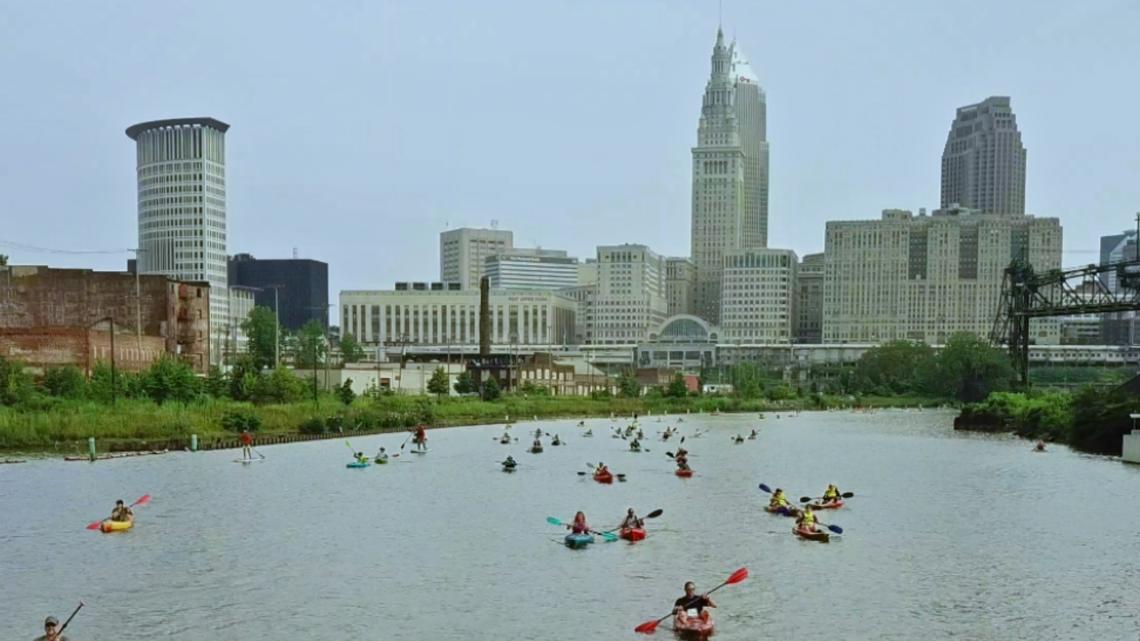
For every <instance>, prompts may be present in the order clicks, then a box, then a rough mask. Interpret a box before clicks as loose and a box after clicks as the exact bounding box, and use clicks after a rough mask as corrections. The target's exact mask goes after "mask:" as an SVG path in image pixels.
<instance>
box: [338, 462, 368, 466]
mask: <svg viewBox="0 0 1140 641" xmlns="http://www.w3.org/2000/svg"><path fill="white" fill-rule="evenodd" d="M368 465H369V464H368V463H361V462H359V461H354V462H352V463H345V465H344V466H345V467H368Z"/></svg>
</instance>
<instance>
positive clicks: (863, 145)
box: [0, 0, 1140, 302]
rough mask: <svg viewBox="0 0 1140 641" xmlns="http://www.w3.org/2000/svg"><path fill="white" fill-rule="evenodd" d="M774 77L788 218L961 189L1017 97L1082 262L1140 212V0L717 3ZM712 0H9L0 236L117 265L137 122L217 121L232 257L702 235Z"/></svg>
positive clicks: (1039, 197) (1037, 166)
mask: <svg viewBox="0 0 1140 641" xmlns="http://www.w3.org/2000/svg"><path fill="white" fill-rule="evenodd" d="M723 24H724V29H725V33H726V35H728V36H729V37H732V36H733V35H735V37H736V39H737V42H738V43H739V45H740V46H741V47H742V48H743V50H744V51H745V53H746V54H747V55H748V57H749V58H750V59H751V61H752V64H753V67H754V69H755V71H756V73H757V74H758V75H759V77H760V80H761V84H762V86H763V88H764V90H765V91H766V92H767V99H768V140H769V141H770V145H771V200H770V230H771V231H770V238H769V243H770V245H771V246H773V247H787V248H791V249H794V250H795V251H796V252H797V253H798V254H800V255H802V254H804V253H809V252H816V251H821V250H822V249H823V239H824V223H825V222H826V221H828V220H836V219H859V218H877V217H878V215H879V212H880V210H882V209H884V208H890V207H900V208H907V209H917V208H919V207H928V208H934V207H937V206H938V197H939V159H940V155H941V153H942V147H943V144H944V143H945V140H946V133H947V131H948V129H949V126H950V122H951V120H952V119H953V116H954V110H955V108H956V107H959V106H962V105H966V104H970V103H973V102H977V101H979V100H981V99H983V98H985V97H987V96H990V95H1009V96H1011V97H1012V100H1013V109H1014V113H1015V114H1016V115H1017V121H1018V125H1019V127H1020V129H1021V132H1022V139H1023V141H1024V143H1025V146H1026V148H1027V150H1028V167H1027V172H1028V185H1027V197H1026V206H1027V208H1028V210H1029V212H1030V213H1032V214H1035V215H1038V216H1056V217H1059V218H1060V219H1061V222H1062V224H1063V225H1064V233H1065V250H1066V252H1067V253H1066V255H1065V258H1064V263H1065V264H1066V265H1078V264H1084V263H1088V262H1095V260H1096V255H1095V253H1092V252H1094V251H1095V249H1096V248H1097V246H1098V241H1097V239H1098V237H1099V236H1100V235H1102V234H1105V233H1113V232H1119V231H1120V230H1122V229H1125V228H1130V227H1132V226H1133V225H1134V224H1135V223H1134V220H1133V217H1134V216H1135V214H1136V212H1137V211H1140V117H1138V114H1140V82H1137V79H1138V77H1140V72H1138V71H1137V69H1138V65H1140V62H1138V61H1140V37H1137V36H1138V31H1140V3H1137V2H1134V1H1128V0H1120V1H1110V0H1104V1H1095V0H1090V1H1085V2H1071V1H1041V0H1029V1H1024V2H1001V3H996V2H992V1H988V0H987V1H976V0H969V1H959V2H952V3H949V2H915V0H890V1H888V0H881V1H870V0H845V1H834V2H818V1H810V0H809V1H802V2H757V1H755V0H749V1H747V2H745V1H743V0H724V9H723ZM716 27H717V2H716V0H702V1H696V0H683V1H682V0H673V1H665V0H662V1H657V2H650V1H633V0H630V1H622V0H543V1H540V2H535V1H533V0H531V1H527V2H523V1H521V0H515V1H505V0H504V1H500V0H480V1H478V2H466V1H459V0H455V1H453V2H437V1H434V0H408V1H399V2H394V1H384V0H380V1H376V0H371V1H367V2H330V3H292V2H280V1H273V2H252V1H245V0H243V1H241V2H232V1H228V2H222V1H212V0H204V1H196V2H182V3H174V2H129V3H127V2H90V1H88V0H77V1H74V2H35V1H32V0H27V1H20V0H8V1H7V2H4V3H3V4H0V79H2V85H0V86H2V89H0V127H2V128H3V133H2V136H0V140H2V141H3V143H2V149H3V151H4V153H3V161H0V163H2V164H0V168H2V170H0V196H2V198H0V253H7V254H10V255H12V262H13V263H16V264H26V263H37V264H45V263H46V264H51V265H56V266H85V267H92V268H97V269H122V268H123V265H124V263H125V261H126V259H127V257H128V254H126V253H125V252H121V253H108V254H64V253H45V252H41V251H32V250H27V249H22V248H20V247H19V246H14V245H13V244H12V243H19V244H22V245H27V246H36V247H45V248H51V249H57V250H114V249H123V248H127V247H133V246H135V245H136V244H137V232H136V226H135V221H136V205H135V173H134V162H135V158H134V155H135V151H134V145H133V143H132V142H131V140H130V139H128V138H127V137H126V135H125V134H124V133H123V130H124V129H125V128H126V127H127V126H128V125H130V124H133V123H135V122H139V121H144V120H152V119H159V118H172V117H185V116H212V117H215V118H218V119H220V120H223V121H225V122H227V123H230V125H232V128H231V129H230V131H229V133H228V134H227V136H228V143H227V159H226V161H227V170H226V171H227V190H228V193H227V197H228V204H227V209H228V221H229V239H228V243H229V252H230V253H237V252H251V253H253V254H254V255H256V256H258V257H262V258H274V257H287V256H289V255H291V253H292V252H293V249H294V248H296V249H297V251H298V252H299V254H300V255H301V256H302V257H311V258H317V259H320V260H324V261H326V262H328V263H329V271H330V278H331V282H330V294H331V296H332V300H333V301H334V302H335V300H336V293H337V292H338V291H339V290H341V289H363V288H387V287H390V286H391V284H392V282H393V281H396V280H431V279H436V278H438V271H439V266H438V265H439V264H438V233H439V232H440V231H441V230H443V229H445V228H446V227H447V226H449V225H450V226H452V227H456V226H487V225H488V224H489V223H490V221H491V220H497V221H499V226H500V227H501V228H504V229H510V230H513V231H514V232H515V242H516V244H517V245H523V246H528V245H541V246H543V247H548V248H555V249H566V250H568V251H570V253H571V254H572V255H576V256H581V257H586V256H592V255H593V254H594V248H595V246H596V245H599V244H613V243H623V242H640V243H645V244H648V245H649V246H650V247H652V248H653V249H654V250H656V251H658V252H660V253H663V254H668V255H687V254H688V250H689V198H690V148H691V147H692V146H693V144H694V143H695V141H696V129H697V119H698V115H699V111H700V103H701V94H702V92H703V90H704V85H705V81H706V80H707V78H708V73H709V56H710V54H711V50H712V45H713V41H714V39H715V33H716Z"/></svg>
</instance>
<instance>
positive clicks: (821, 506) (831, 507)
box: [811, 501, 843, 510]
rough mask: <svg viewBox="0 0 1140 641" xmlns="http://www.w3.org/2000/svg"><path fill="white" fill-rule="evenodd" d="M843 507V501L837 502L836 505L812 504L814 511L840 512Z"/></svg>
mask: <svg viewBox="0 0 1140 641" xmlns="http://www.w3.org/2000/svg"><path fill="white" fill-rule="evenodd" d="M841 507H843V501H836V502H834V503H812V504H811V509H813V510H838V509H839V508H841Z"/></svg>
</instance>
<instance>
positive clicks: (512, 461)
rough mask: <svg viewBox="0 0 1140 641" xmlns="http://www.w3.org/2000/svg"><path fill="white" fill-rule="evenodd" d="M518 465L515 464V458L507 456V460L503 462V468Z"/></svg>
mask: <svg viewBox="0 0 1140 641" xmlns="http://www.w3.org/2000/svg"><path fill="white" fill-rule="evenodd" d="M516 465H518V463H516V462H515V457H513V456H511V455H509V454H508V455H507V460H505V461H503V467H515V466H516Z"/></svg>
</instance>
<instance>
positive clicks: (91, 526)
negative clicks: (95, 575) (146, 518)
mask: <svg viewBox="0 0 1140 641" xmlns="http://www.w3.org/2000/svg"><path fill="white" fill-rule="evenodd" d="M147 503H150V495H149V494H143V495H142V496H140V497H139V500H137V501H135V502H134V503H131V504H130V505H128V506H127V507H128V508H132V507H136V506H139V505H146V504H147ZM102 524H103V521H95V522H94V523H88V524H87V529H88V530H98V529H99V526H101V525H102ZM80 605H81V607H82V604H80ZM75 611H76V612H78V611H79V609H78V608H76V610H75ZM71 616H75V615H74V614H73V615H71ZM68 620H69V621H70V620H71V619H68Z"/></svg>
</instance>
